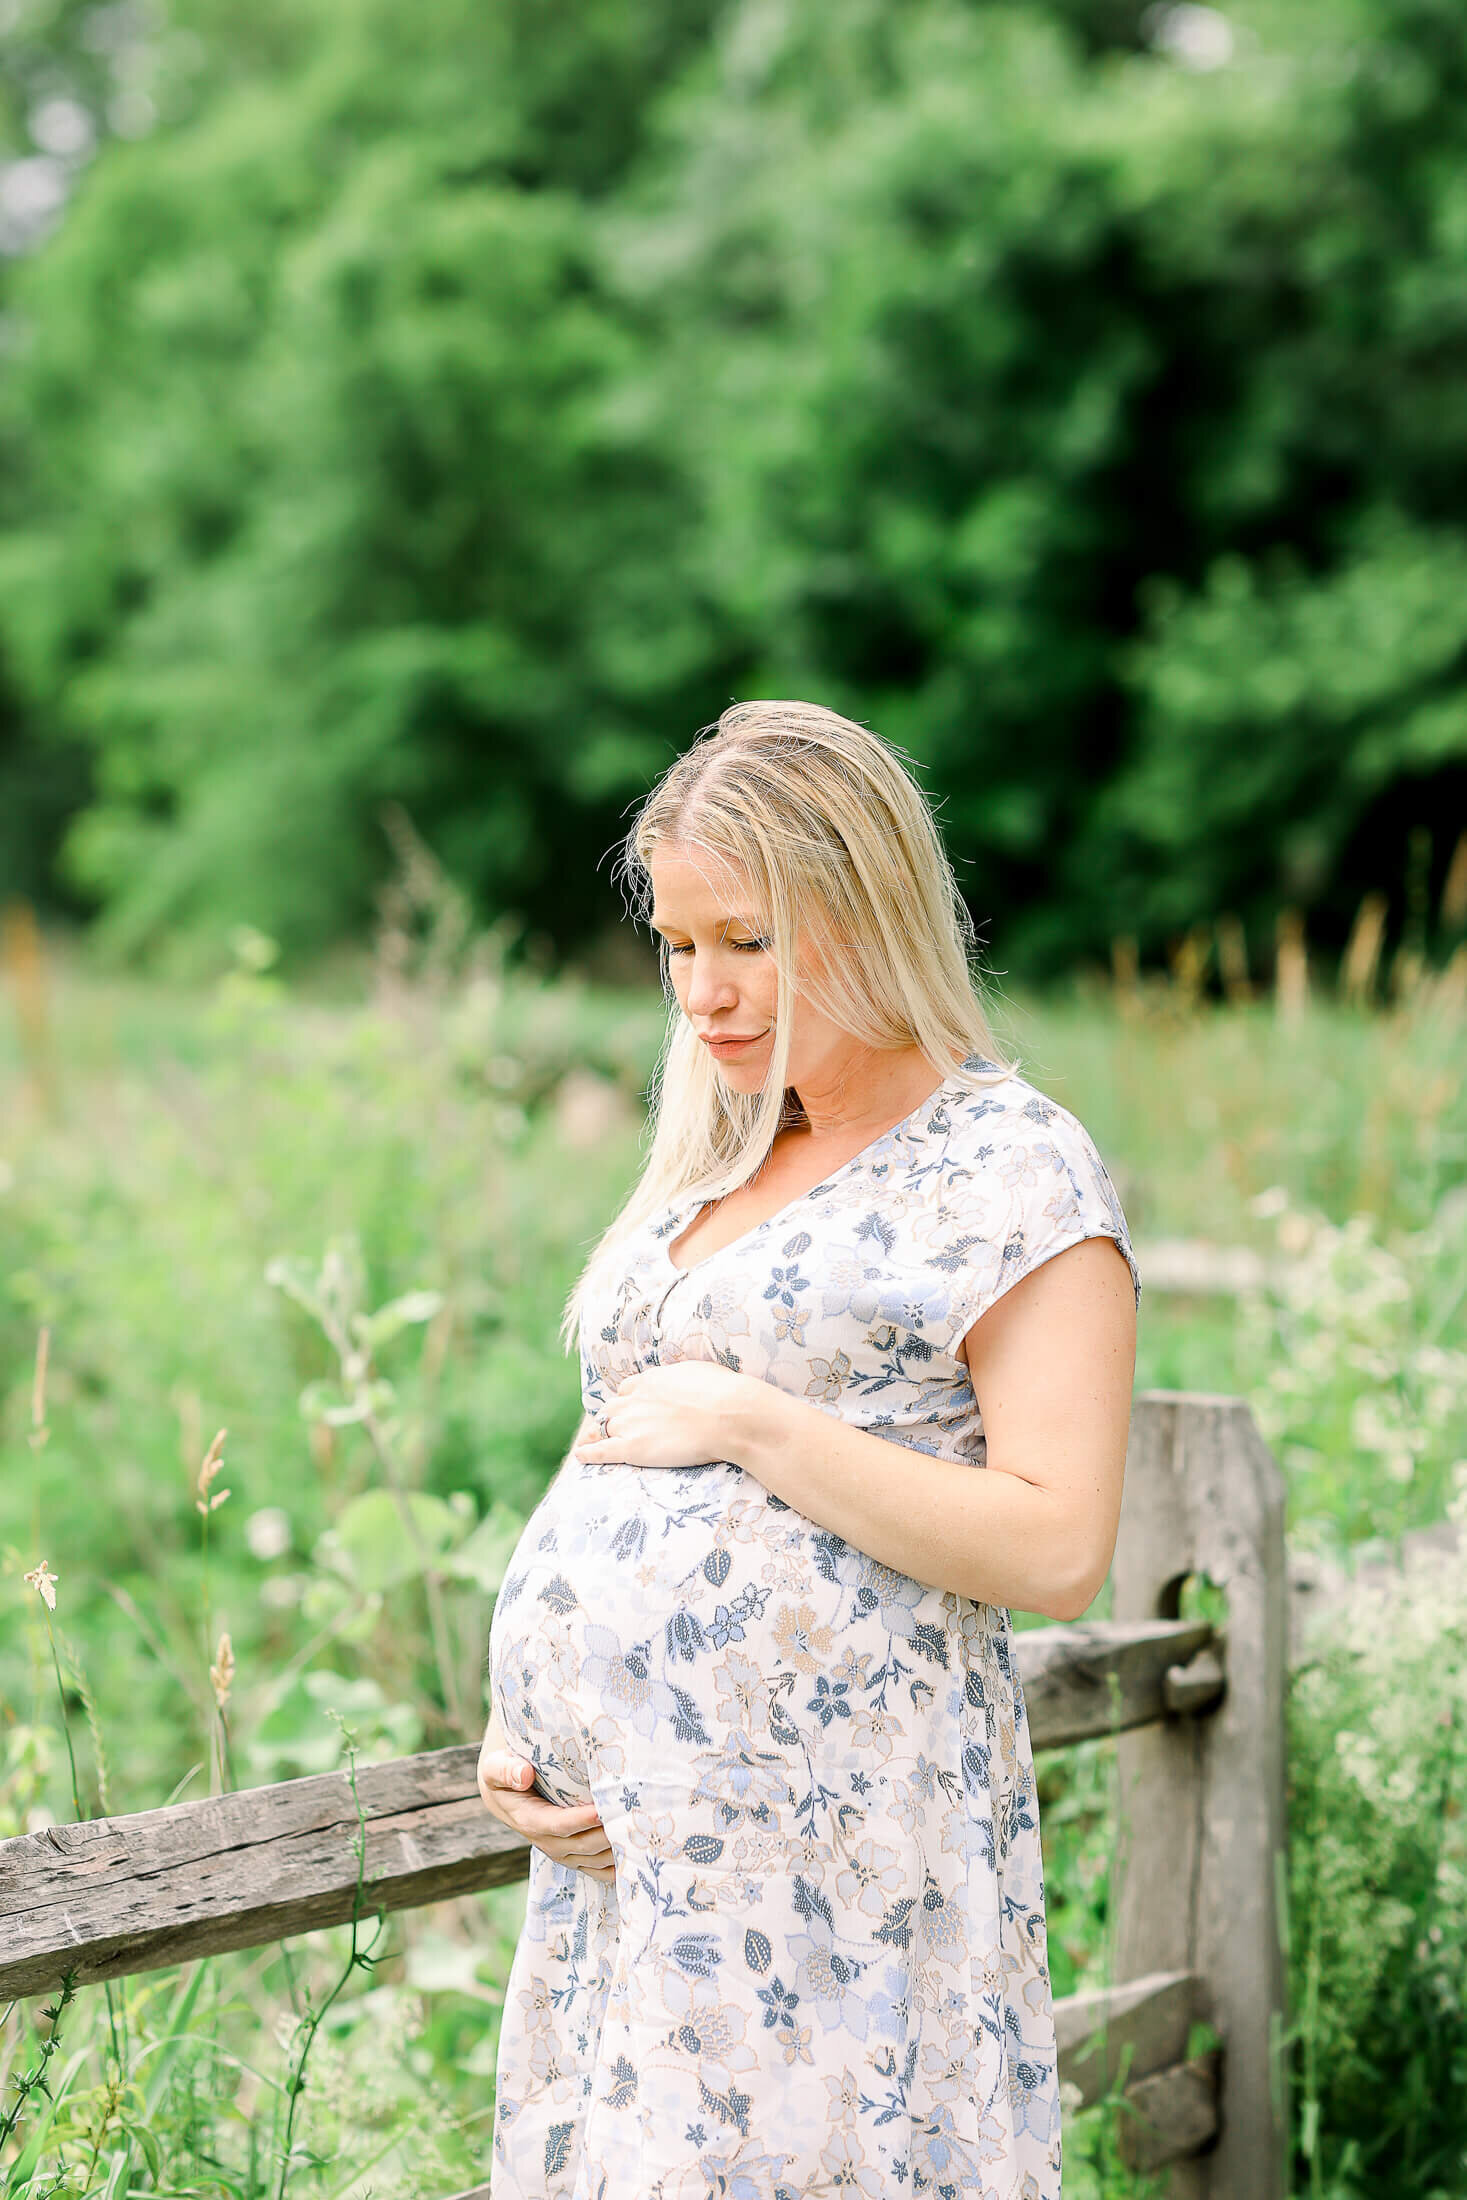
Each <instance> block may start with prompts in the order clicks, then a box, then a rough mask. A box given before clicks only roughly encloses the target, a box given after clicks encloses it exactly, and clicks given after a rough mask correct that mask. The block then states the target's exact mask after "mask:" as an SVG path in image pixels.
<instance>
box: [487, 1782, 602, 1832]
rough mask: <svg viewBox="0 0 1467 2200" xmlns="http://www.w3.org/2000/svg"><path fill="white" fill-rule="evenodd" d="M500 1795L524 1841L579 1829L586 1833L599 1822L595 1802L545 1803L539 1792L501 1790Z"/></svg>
mask: <svg viewBox="0 0 1467 2200" xmlns="http://www.w3.org/2000/svg"><path fill="white" fill-rule="evenodd" d="M501 1799H502V1801H503V1803H504V1804H505V1805H506V1806H507V1810H506V1814H507V1816H508V1818H509V1821H510V1824H511V1825H512V1826H513V1827H514V1829H515V1831H516V1833H522V1834H523V1835H524V1836H525V1839H526V1840H527V1841H542V1840H546V1839H549V1840H562V1841H563V1840H567V1839H569V1838H570V1837H571V1836H573V1835H575V1834H578V1833H589V1832H590V1831H591V1829H592V1828H593V1827H595V1826H599V1825H600V1823H601V1813H600V1811H599V1810H598V1809H597V1807H596V1805H595V1804H594V1803H547V1802H546V1801H545V1800H544V1798H543V1797H542V1796H539V1795H513V1796H511V1795H505V1794H504V1793H503V1791H502V1790H501Z"/></svg>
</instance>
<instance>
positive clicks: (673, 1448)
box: [572, 1360, 776, 1467]
mask: <svg viewBox="0 0 1467 2200" xmlns="http://www.w3.org/2000/svg"><path fill="white" fill-rule="evenodd" d="M775 1399H776V1394H775V1393H774V1392H773V1391H772V1388H771V1386H770V1385H769V1384H768V1383H764V1382H761V1381H760V1380H759V1378H758V1376H757V1375H735V1374H734V1373H733V1371H732V1370H731V1369H730V1368H726V1367H716V1366H713V1365H712V1364H711V1363H710V1362H709V1361H707V1360H675V1361H673V1362H672V1363H671V1364H670V1365H668V1366H664V1367H644V1368H642V1369H641V1370H640V1372H639V1373H638V1374H635V1375H628V1376H626V1377H625V1378H624V1380H623V1381H622V1382H620V1383H618V1385H617V1387H616V1391H615V1393H614V1395H613V1396H612V1398H611V1401H610V1403H609V1405H608V1406H607V1409H606V1413H605V1416H604V1425H605V1434H604V1435H602V1436H599V1437H595V1436H586V1437H582V1438H581V1439H580V1441H579V1442H578V1443H576V1444H574V1445H573V1446H572V1452H573V1455H574V1457H576V1458H577V1459H605V1460H608V1461H610V1462H611V1464H612V1465H614V1466H624V1467H702V1466H707V1465H709V1464H710V1463H711V1462H712V1461H714V1460H721V1459H727V1460H731V1461H732V1462H733V1464H734V1465H735V1466H737V1465H740V1464H741V1463H742V1462H741V1460H740V1456H739V1455H740V1452H741V1451H742V1450H744V1449H745V1448H746V1446H745V1434H746V1432H747V1430H748V1429H749V1427H750V1425H751V1417H753V1416H756V1415H759V1414H761V1413H767V1412H768V1411H769V1410H770V1408H771V1407H772V1405H773V1404H774V1402H775Z"/></svg>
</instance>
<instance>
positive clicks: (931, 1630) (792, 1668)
mask: <svg viewBox="0 0 1467 2200" xmlns="http://www.w3.org/2000/svg"><path fill="white" fill-rule="evenodd" d="M996 1630H997V1631H1004V1630H1006V1615H1004V1614H1001V1613H997V1612H995V1611H994V1610H993V1608H991V1607H989V1606H985V1605H974V1604H973V1603H971V1602H970V1601H969V1600H967V1599H964V1598H959V1597H956V1596H954V1595H952V1594H951V1593H948V1592H944V1591H941V1590H937V1589H932V1588H927V1587H924V1586H922V1585H921V1584H919V1583H918V1582H916V1581H913V1580H911V1579H910V1578H909V1577H908V1576H906V1575H904V1574H901V1573H898V1572H896V1571H894V1570H893V1569H892V1568H890V1567H887V1566H883V1565H881V1564H880V1563H879V1562H878V1561H876V1560H874V1559H871V1558H869V1557H867V1556H866V1555H865V1554H864V1553H862V1552H859V1551H857V1550H855V1549H854V1548H853V1547H852V1546H851V1545H849V1544H848V1543H846V1542H845V1541H844V1540H843V1539H842V1538H841V1537H840V1536H837V1535H834V1534H832V1533H830V1532H829V1531H827V1530H825V1529H823V1528H820V1527H818V1526H817V1525H816V1524H815V1523H814V1522H813V1521H810V1520H808V1519H807V1518H806V1517H805V1516H804V1515H803V1514H801V1513H799V1512H797V1511H795V1510H794V1509H793V1508H792V1507H790V1506H788V1505H786V1504H785V1503H784V1502H783V1501H782V1500H781V1499H779V1498H777V1497H774V1496H772V1495H771V1494H770V1493H769V1492H768V1491H766V1490H765V1489H764V1488H763V1486H762V1485H761V1484H760V1483H758V1482H756V1481H755V1480H754V1478H753V1477H752V1476H749V1475H746V1474H744V1473H743V1471H742V1470H741V1469H740V1468H738V1467H736V1466H733V1465H731V1464H728V1463H722V1464H713V1465H709V1466H703V1467H696V1468H685V1469H653V1468H643V1467H618V1466H611V1465H608V1464H606V1463H605V1462H595V1461H576V1460H574V1459H573V1460H571V1461H569V1462H568V1463H567V1465H566V1466H565V1468H564V1469H563V1470H562V1472H561V1475H560V1477H559V1478H558V1480H557V1482H556V1483H555V1485H554V1486H553V1487H552V1489H551V1490H550V1491H549V1492H548V1493H547V1495H546V1497H545V1499H544V1500H543V1501H542V1503H541V1505H540V1507H539V1508H538V1509H537V1511H536V1512H535V1514H534V1515H533V1516H532V1518H531V1519H530V1521H529V1522H528V1523H527V1525H526V1528H525V1531H524V1534H523V1535H522V1537H521V1538H520V1542H519V1544H518V1546H517V1548H516V1550H515V1552H514V1555H513V1557H512V1558H511V1561H510V1564H509V1566H508V1568H507V1569H506V1573H505V1578H504V1583H503V1586H502V1588H501V1590H500V1592H499V1596H498V1599H497V1601H496V1604H495V1610H494V1618H493V1624H492V1627H491V1633H490V1657H489V1670H490V1684H491V1688H492V1692H493V1698H494V1702H495V1705H496V1707H497V1709H498V1711H499V1714H500V1718H501V1721H502V1724H503V1727H504V1731H505V1736H506V1739H507V1741H508V1742H509V1744H510V1746H511V1747H513V1748H515V1749H517V1750H519V1751H521V1752H522V1753H523V1754H524V1755H526V1756H528V1757H529V1758H530V1759H531V1760H532V1762H533V1763H534V1765H535V1767H536V1771H537V1775H538V1780H539V1784H540V1786H541V1787H542V1788H543V1789H544V1791H545V1792H546V1793H547V1794H548V1795H549V1796H550V1797H551V1799H552V1800H553V1801H556V1802H572V1801H583V1800H585V1799H586V1798H587V1797H588V1796H589V1795H590V1794H591V1793H592V1792H593V1789H594V1788H596V1787H598V1786H600V1785H602V1784H603V1783H604V1782H605V1781H607V1780H612V1781H615V1780H620V1779H622V1778H626V1777H632V1776H635V1777H636V1778H637V1779H638V1780H640V1781H642V1782H644V1783H645V1782H646V1781H647V1780H648V1779H649V1778H651V1779H652V1780H653V1781H654V1782H660V1779H661V1776H662V1775H663V1774H665V1776H666V1787H667V1792H668V1794H669V1796H670V1797H671V1796H673V1795H674V1794H677V1795H679V1796H681V1798H682V1799H683V1801H684V1803H687V1802H692V1803H695V1804H699V1805H701V1806H702V1807H701V1809H700V1811H699V1816H700V1817H704V1814H705V1813H706V1817H705V1823H707V1824H708V1825H709V1826H710V1829H716V1830H718V1831H722V1832H727V1831H729V1830H731V1829H733V1828H735V1827H749V1828H755V1829H759V1830H761V1831H783V1832H786V1833H788V1832H791V1831H793V1830H795V1829H794V1827H793V1826H792V1824H791V1815H792V1814H793V1816H794V1818H795V1819H797V1820H798V1822H799V1825H800V1826H801V1827H802V1828H803V1829H804V1830H805V1831H806V1833H807V1834H812V1833H814V1832H815V1831H816V1820H817V1819H818V1818H819V1817H820V1816H821V1815H822V1806H821V1802H820V1797H821V1792H822V1790H825V1791H830V1792H832V1793H835V1792H839V1791H840V1790H841V1789H842V1788H843V1787H844V1786H845V1784H846V1782H847V1781H848V1780H850V1779H851V1778H852V1777H853V1776H854V1777H855V1779H856V1781H857V1787H858V1792H859V1784H860V1781H861V1780H862V1779H866V1778H874V1777H876V1776H878V1775H879V1774H880V1773H881V1770H882V1768H883V1767H884V1766H886V1765H888V1764H890V1766H891V1770H892V1772H893V1774H895V1773H896V1771H897V1770H898V1769H899V1767H901V1766H902V1765H903V1764H904V1762H905V1761H906V1760H907V1759H908V1758H916V1759H918V1760H922V1761H928V1760H931V1759H932V1758H933V1756H934V1754H937V1753H938V1752H937V1751H936V1750H935V1747H934V1744H935V1742H936V1738H937V1736H938V1734H939V1733H941V1732H942V1731H943V1730H944V1729H945V1730H946V1732H947V1735H948V1737H949V1749H945V1750H941V1755H940V1757H939V1761H941V1756H946V1757H947V1758H948V1761H949V1762H950V1763H951V1764H952V1765H953V1766H954V1767H956V1765H957V1763H958V1761H959V1760H960V1759H965V1758H966V1757H967V1756H968V1755H969V1754H970V1747H971V1749H972V1750H975V1751H976V1755H974V1758H973V1762H972V1764H971V1766H969V1765H967V1764H965V1776H966V1774H967V1773H968V1772H969V1771H971V1773H972V1775H973V1777H974V1778H975V1779H981V1784H982V1785H983V1786H984V1787H985V1788H986V1787H987V1786H988V1772H989V1764H988V1758H989V1757H990V1755H991V1754H992V1748H993V1744H994V1743H995V1742H996V1741H997V1740H998V1739H999V1733H1000V1729H1001V1728H1002V1727H1003V1726H1004V1725H1005V1724H1007V1725H1008V1726H1009V1728H1010V1730H1012V1711H1011V1710H1010V1716H1009V1719H1008V1720H1007V1721H1005V1720H1004V1719H1003V1718H1002V1716H1001V1710H1002V1707H1001V1706H1000V1705H999V1704H998V1703H997V1702H996V1700H995V1699H997V1698H999V1697H1001V1696H1002V1695H1003V1694H1004V1692H1005V1690H1006V1687H1007V1682H1006V1674H1005V1669H1006V1666H1007V1659H1006V1657H1005V1656H1004V1655H1003V1653H1004V1651H1005V1650H1006V1647H1007V1646H1006V1643H1004V1642H1002V1641H1000V1640H996V1639H995V1633H996ZM975 1684H976V1685H975ZM996 1714H998V1715H996ZM939 1747H940V1745H939Z"/></svg>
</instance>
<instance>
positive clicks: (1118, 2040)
mask: <svg viewBox="0 0 1467 2200" xmlns="http://www.w3.org/2000/svg"><path fill="white" fill-rule="evenodd" d="M1204 1573H1205V1574H1206V1575H1207V1576H1208V1577H1209V1578H1210V1579H1211V1580H1212V1581H1213V1582H1214V1583H1215V1584H1216V1585H1217V1586H1218V1587H1219V1588H1221V1589H1222V1590H1224V1591H1225V1592H1226V1596H1227V1602H1228V1618H1227V1622H1226V1625H1225V1627H1222V1628H1220V1629H1218V1630H1216V1631H1214V1629H1213V1628H1212V1627H1211V1626H1210V1625H1209V1624H1207V1623H1206V1622H1205V1621H1203V1620H1199V1619H1193V1618H1188V1619H1183V1618H1181V1617H1179V1616H1178V1611H1179V1604H1180V1602H1181V1589H1182V1584H1183V1583H1184V1582H1185V1581H1186V1580H1187V1578H1188V1577H1189V1576H1191V1575H1194V1574H1204ZM1112 1580H1113V1584H1114V1606H1115V1614H1116V1616H1115V1618H1114V1619H1112V1620H1110V1621H1107V1622H1104V1623H1091V1624H1088V1625H1080V1626H1075V1627H1053V1628H1043V1629H1035V1630H1033V1631H1028V1632H1024V1633H1021V1634H1020V1635H1018V1636H1017V1637H1016V1638H1015V1646H1016V1652H1017V1657H1018V1664H1019V1671H1020V1675H1021V1677H1022V1681H1023V1687H1024V1696H1025V1702H1026V1707H1027V1712H1028V1718H1029V1726H1030V1734H1031V1739H1032V1741H1033V1744H1034V1746H1035V1748H1036V1749H1054V1748H1060V1747H1063V1746H1064V1745H1066V1744H1069V1743H1072V1742H1077V1741H1083V1740H1086V1739H1088V1738H1092V1737H1095V1736H1099V1735H1105V1734H1118V1735H1119V1736H1120V1740H1119V1741H1118V1743H1117V1751H1118V1755H1119V1758H1120V1823H1119V1827H1118V1837H1119V1853H1118V1871H1117V1886H1118V1903H1119V1912H1118V1926H1117V1965H1116V1968H1117V1971H1118V1974H1119V1977H1120V1980H1121V1983H1119V1984H1117V1985H1114V1986H1111V1987H1107V1988H1104V1989H1101V1990H1098V1991H1096V1992H1092V1993H1085V1994H1076V1995H1072V1996H1070V1997H1069V1998H1068V1999H1066V2000H1063V2001H1060V2002H1058V2003H1057V2004H1056V2007H1055V2024H1056V2031H1057V2035H1058V2040H1059V2049H1060V2073H1061V2077H1062V2078H1064V2079H1068V2080H1069V2081H1070V2082H1071V2083H1073V2084H1074V2085H1076V2086H1077V2087H1078V2088H1079V2090H1080V2094H1081V2098H1082V2100H1084V2101H1093V2100H1096V2099H1098V2098H1100V2097H1101V2096H1102V2095H1103V2094H1104V2093H1105V2092H1107V2091H1108V2090H1109V2088H1110V2087H1111V2086H1112V2084H1113V2083H1114V2081H1115V2079H1116V2077H1117V2075H1118V2073H1119V2072H1120V2070H1121V2068H1122V2066H1123V2063H1124V2066H1125V2068H1126V2074H1127V2085H1126V2093H1125V2100H1126V2104H1127V2107H1128V2110H1129V2111H1130V2113H1129V2114H1128V2115H1127V2116H1126V2118H1125V2120H1124V2125H1123V2130H1124V2132H1125V2134H1126V2137H1125V2144H1126V2147H1127V2151H1128V2153H1129V2154H1130V2157H1131V2159H1132V2160H1133V2161H1134V2162H1135V2163H1136V2165H1137V2166H1138V2167H1152V2168H1157V2167H1161V2166H1163V2165H1168V2164H1169V2165H1171V2167H1170V2169H1169V2171H1168V2176H1169V2190H1170V2192H1171V2193H1172V2194H1173V2195H1174V2196H1175V2200H1282V2195H1283V2194H1284V2192H1285V2190H1286V2183H1285V2133H1286V2104H1285V2097H1284V2066H1283V2056H1282V2051H1281V2044H1280V2043H1281V2035H1282V2029H1283V2021H1284V1974H1283V1959H1282V1952H1281V1940H1280V1932H1279V1922H1280V1920H1279V1912H1278V1896H1279V1889H1280V1884H1281V1874H1282V1870H1283V1859H1284V1728H1283V1694H1284V1661H1285V1652H1286V1643H1285V1628H1286V1609H1285V1575H1284V1541H1283V1489H1282V1483H1281V1480H1280V1477H1279V1473H1278V1469H1277V1467H1276V1466H1275V1464H1274V1461H1273V1459H1272V1458H1271V1456H1270V1455H1269V1453H1268V1451H1267V1450H1266V1448H1265V1447H1264V1445H1263V1443H1262V1441H1261V1439H1260V1438H1259V1436H1258V1433H1257V1431H1256V1429H1255V1427H1254V1425H1253V1421H1252V1418H1251V1416H1250V1414H1249V1413H1248V1411H1247V1408H1246V1407H1245V1406H1244V1405H1243V1404H1242V1403H1241V1401H1239V1400H1237V1399H1233V1398H1207V1397H1198V1396H1194V1395H1186V1394H1182V1393H1179V1392H1176V1393H1174V1392H1162V1391H1153V1392H1147V1393H1143V1394H1142V1395H1141V1396H1140V1397H1138V1399H1137V1400H1136V1405H1135V1411H1134V1414H1133V1418H1132V1432H1131V1445H1130V1452H1129V1455H1128V1459H1127V1467H1126V1495H1125V1503H1124V1507H1123V1512H1122V1520H1121V1531H1120V1537H1119V1541H1118V1544H1117V1549H1116V1560H1115V1565H1114V1568H1113V1570H1112ZM477 1756H478V1751H477V1747H476V1746H470V1747H465V1748H457V1749H443V1750H435V1751H432V1752H429V1753H427V1754H425V1755H423V1756H418V1757H405V1758H401V1759H398V1760H397V1761H396V1762H394V1763H391V1764H377V1765H363V1766H360V1767H359V1768H358V1772H357V1797H358V1798H359V1800H360V1804H361V1808H362V1813H363V1816H364V1818H365V1822H366V1877H367V1880H368V1881H369V1883H370V1887H369V1894H370V1906H371V1908H372V1909H373V1910H374V1911H375V1910H376V1909H379V1908H384V1907H385V1908H387V1909H410V1908H415V1907H418V1906H420V1905H422V1904H424V1903H429V1902H436V1901H440V1900H442V1899H443V1898H445V1897H447V1896H451V1895H461V1894H470V1893H475V1892H478V1891H481V1890H482V1889H484V1888H488V1887H495V1886H502V1885H504V1884H505V1883H506V1882H508V1881H510V1880H513V1879H518V1878H522V1877H523V1876H524V1874H525V1873H526V1871H527V1870H528V1865H529V1851H528V1849H527V1848H526V1846H525V1845H524V1843H522V1842H521V1841H519V1840H518V1839H517V1838H515V1837H514V1836H513V1835H511V1834H510V1833H509V1832H508V1831H507V1829H506V1828H504V1827H503V1826H501V1825H500V1824H499V1823H498V1822H497V1821H496V1820H495V1819H493V1818H491V1817H490V1816H489V1814H488V1812H487V1811H486V1810H485V1809H484V1807H483V1804H482V1802H481V1801H480V1798H479V1794H478V1789H477V1786H476V1784H475V1765H476V1760H477ZM357 1829H358V1817H357V1803H356V1801H355V1800H354V1798H353V1795H352V1791H351V1788H350V1786H349V1784H348V1782H347V1780H346V1778H345V1777H344V1775H343V1774H341V1773H324V1774H319V1775H316V1776H314V1777H312V1778H309V1779H303V1780H287V1781H284V1782H282V1783H280V1784H278V1785H276V1786H273V1787H264V1788H250V1789H244V1790H242V1791H239V1792H237V1793H235V1794H231V1795H221V1796H214V1797H211V1798H208V1799H200V1800H199V1801H196V1802H188V1803H175V1804H172V1805H170V1806H168V1807H167V1808H165V1809H161V1810H150V1811H143V1812H141V1813H139V1814H138V1815H137V1816H135V1817H129V1818H100V1819H93V1820H90V1821H89V1822H87V1823H85V1824H82V1825H66V1826H52V1827H47V1828H46V1829H45V1830H44V1831H42V1832H40V1833H34V1834H28V1835H26V1836H24V1837H23V1838H22V1839H19V1840H13V1841H4V1842H0V1998H3V1999H9V1998H11V1997H14V1996H21V1995H29V1994H39V1993H46V1992H49V1991H50V1990H51V1989H52V1988H54V1987H55V1986H56V1985H57V1983H58V1982H59V1980H60V1978H61V1977H62V1975H63V1973H64V1972H66V1971H68V1970H72V1969H74V1970H75V1971H76V1972H77V1974H78V1976H79V1978H80V1980H81V1981H82V1982H84V1983H85V1982H88V1981H95V1980H101V1979H108V1978H118V1977H122V1976H125V1975H127V1974H129V1973H132V1972H136V1971H146V1970H153V1969H156V1968H158V1967H160V1966H162V1965H165V1964H174V1963H182V1962H186V1961H190V1960H192V1959H193V1958H195V1957H198V1956H205V1955H213V1954H218V1953H220V1952H222V1951H224V1950H228V1949H238V1948H252V1947H258V1946H261V1945H262V1944H264V1943H267V1942H269V1941H272V1940H276V1939H281V1938H285V1937H287V1936H289V1935H290V1934H293V1933H301V1932H307V1931H309V1930H311V1929H312V1928H313V1927H317V1926H324V1925H336V1924H341V1923H344V1922H345V1921H347V1920H348V1919H349V1918H350V1917H351V1914H352V1910H353V1907H354V1903H355V1900H356V1886H357V1863H356V1856H355V1852H354V1847H353V1844H354V1842H355V1840H356V1836H357ZM1198 2020H1201V2021H1203V2022H1205V2023H1206V2024H1208V2025H1209V2026H1210V2027H1211V2028H1212V2030H1213V2031H1214V2032H1215V2033H1216V2034H1217V2036H1218V2038H1219V2039H1220V2041H1221V2045H1220V2046H1219V2047H1216V2048H1213V2049H1212V2050H1210V2051H1209V2052H1208V2053H1207V2054H1205V2055H1202V2056H1198V2057H1194V2058H1192V2059H1190V2060H1189V2059H1188V2056H1187V2046H1188V2039H1189V2034H1190V2033H1191V2030H1192V2027H1193V2024H1194V2022H1196V2021H1198ZM1127 2057H1129V2059H1128V2060H1126V2058H1127ZM485 2190H486V2191H487V2188H485Z"/></svg>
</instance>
